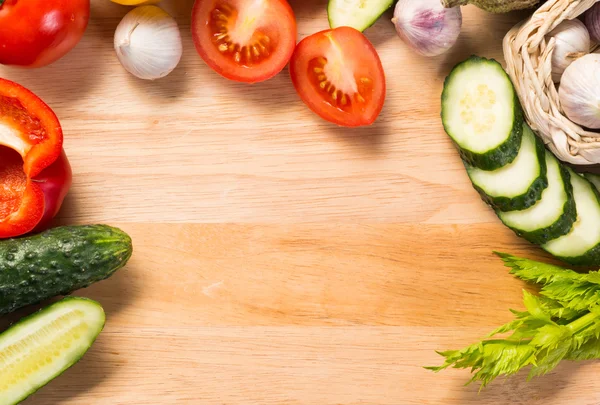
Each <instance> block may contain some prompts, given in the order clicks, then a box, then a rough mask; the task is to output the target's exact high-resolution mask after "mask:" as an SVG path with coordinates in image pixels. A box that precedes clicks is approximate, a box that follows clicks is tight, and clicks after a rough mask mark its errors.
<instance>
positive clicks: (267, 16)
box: [192, 0, 297, 83]
mask: <svg viewBox="0 0 600 405" xmlns="http://www.w3.org/2000/svg"><path fill="white" fill-rule="evenodd" d="M192 35H193V37H194V44H195V45H196V50H197V51H198V53H199V54H200V56H201V57H202V59H204V61H205V62H206V63H207V64H208V65H209V66H210V67H211V68H212V69H213V70H215V71H216V72H217V73H219V74H220V75H222V76H224V77H226V78H228V79H231V80H235V81H239V82H246V83H257V82H262V81H265V80H267V79H270V78H272V77H273V76H275V75H277V74H278V73H279V72H281V70H283V68H284V67H285V65H287V63H288V62H289V60H290V57H291V56H292V53H293V52H294V48H295V46H296V36H297V29H296V18H295V17H294V12H293V11H292V9H291V7H290V5H289V4H288V3H287V1H285V0H196V3H195V4H194V9H193V11H192Z"/></svg>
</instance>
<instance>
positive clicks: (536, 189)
mask: <svg viewBox="0 0 600 405" xmlns="http://www.w3.org/2000/svg"><path fill="white" fill-rule="evenodd" d="M545 153H546V149H545V148H544V143H543V142H542V141H541V140H540V139H539V138H538V137H536V136H535V135H534V134H533V132H532V131H531V129H529V126H527V124H523V137H522V141H521V148H520V149H519V154H518V155H517V157H516V158H515V160H514V161H513V162H512V163H510V164H508V165H506V166H504V167H501V168H500V169H497V170H493V171H486V170H481V169H478V168H476V167H472V166H471V167H470V166H468V165H467V173H468V174H469V177H470V178H471V181H472V182H473V186H474V187H475V188H476V189H477V191H479V193H480V194H481V196H482V198H483V199H484V200H485V201H486V202H487V203H488V204H490V205H491V206H492V207H494V208H496V209H499V210H501V211H515V210H523V209H527V208H529V207H532V206H533V205H534V204H536V203H537V202H538V201H539V200H540V199H541V198H542V193H543V192H544V190H545V189H546V188H547V187H548V178H547V177H546V159H545Z"/></svg>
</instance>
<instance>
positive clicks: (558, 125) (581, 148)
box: [503, 0, 600, 165]
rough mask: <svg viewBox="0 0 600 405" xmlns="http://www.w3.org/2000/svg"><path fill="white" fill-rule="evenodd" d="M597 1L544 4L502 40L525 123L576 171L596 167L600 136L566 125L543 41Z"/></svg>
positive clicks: (548, 44) (548, 45)
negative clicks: (582, 166) (562, 24)
mask: <svg viewBox="0 0 600 405" xmlns="http://www.w3.org/2000/svg"><path fill="white" fill-rule="evenodd" d="M594 4H596V0H548V1H547V2H546V3H545V4H543V5H542V6H541V7H540V8H539V9H538V10H536V11H535V13H534V14H533V15H532V16H531V17H530V18H529V19H528V20H526V21H523V22H521V23H520V24H518V25H517V26H515V27H514V28H513V29H511V30H510V31H509V32H508V34H507V35H506V36H505V38H504V44H503V46H504V59H505V60H506V65H507V67H506V69H507V71H508V74H509V76H510V78H511V79H512V81H513V83H514V85H515V88H516V91H517V94H518V96H519V98H520V100H521V104H522V105H523V110H524V112H525V117H526V119H527V122H528V123H529V125H530V126H531V128H532V129H533V130H535V131H536V132H537V133H538V134H539V135H540V136H541V137H542V138H543V139H544V142H545V143H546V144H547V145H548V147H549V148H550V149H551V150H552V152H554V153H555V154H556V155H557V156H558V157H559V158H560V159H561V160H563V161H565V162H569V163H573V164H578V165H591V164H598V163H600V132H591V131H588V130H586V129H584V128H582V127H581V126H579V125H577V124H575V123H574V122H572V121H571V120H569V119H568V118H567V117H566V116H565V115H564V113H563V110H562V108H561V106H560V102H559V98H558V91H557V89H556V87H555V85H554V83H553V81H552V63H551V61H552V60H551V59H552V52H553V50H554V49H555V45H556V41H555V39H554V38H550V39H549V40H548V39H547V38H546V35H547V34H548V33H549V32H550V31H552V30H553V29H554V28H556V27H557V26H558V25H559V24H560V23H561V22H563V21H565V20H573V19H576V18H577V17H579V16H580V15H581V14H583V13H584V12H585V11H587V10H588V9H589V8H591V7H592V6H593V5H594Z"/></svg>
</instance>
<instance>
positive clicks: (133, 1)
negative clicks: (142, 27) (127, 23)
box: [111, 0, 160, 6]
mask: <svg viewBox="0 0 600 405" xmlns="http://www.w3.org/2000/svg"><path fill="white" fill-rule="evenodd" d="M111 1H112V2H113V3H117V4H122V5H124V6H139V5H142V4H156V3H158V2H159V1H160V0H111Z"/></svg>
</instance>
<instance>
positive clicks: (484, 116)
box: [442, 56, 523, 170]
mask: <svg viewBox="0 0 600 405" xmlns="http://www.w3.org/2000/svg"><path fill="white" fill-rule="evenodd" d="M442 123H443V125H444V129H445V130H446V133H447V134H448V135H449V136H450V137H451V138H452V140H453V141H454V143H455V144H456V145H457V146H458V148H459V149H460V152H461V155H462V158H463V160H465V161H466V162H467V163H469V164H470V165H471V166H475V167H478V168H480V169H483V170H496V169H499V168H501V167H503V166H505V165H507V164H509V163H511V162H512V161H513V160H514V159H515V158H516V157H517V154H518V152H519V146H520V144H521V137H522V133H523V113H522V110H521V105H520V103H519V100H518V98H517V94H516V92H515V89H514V87H513V84H512V82H511V81H510V78H509V77H508V75H507V74H506V72H505V71H504V69H503V68H502V66H501V65H500V64H499V63H498V62H496V61H495V60H490V59H485V58H480V57H477V56H472V57H470V58H469V59H467V60H466V61H464V62H462V63H460V64H458V65H457V66H456V67H455V68H454V69H453V70H452V72H450V75H448V77H447V78H446V82H445V84H444V91H443V92H442Z"/></svg>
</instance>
